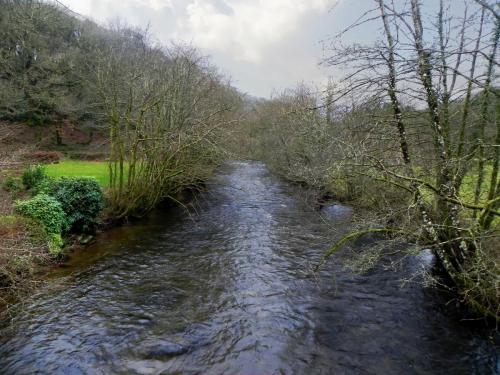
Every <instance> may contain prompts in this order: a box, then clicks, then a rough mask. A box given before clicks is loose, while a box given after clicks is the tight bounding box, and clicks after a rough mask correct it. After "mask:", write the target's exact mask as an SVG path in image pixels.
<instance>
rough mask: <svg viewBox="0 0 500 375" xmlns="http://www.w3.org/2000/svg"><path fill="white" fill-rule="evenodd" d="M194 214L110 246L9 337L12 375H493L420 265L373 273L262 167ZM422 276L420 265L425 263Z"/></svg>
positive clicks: (331, 226) (491, 355) (468, 329)
mask: <svg viewBox="0 0 500 375" xmlns="http://www.w3.org/2000/svg"><path fill="white" fill-rule="evenodd" d="M207 190H208V191H207V193H205V194H204V195H202V196H200V197H198V199H197V202H196V204H195V205H193V207H194V208H191V210H189V211H190V213H187V212H186V210H184V209H182V210H169V211H167V212H163V213H162V212H157V213H155V214H153V215H151V217H149V218H148V219H146V220H144V221H141V222H140V223H136V224H131V225H126V226H124V227H120V228H116V229H113V230H111V231H109V232H106V233H103V234H102V235H100V237H99V241H98V242H97V243H95V244H93V245H90V246H89V247H88V248H87V249H86V250H85V252H79V253H77V254H75V255H74V256H73V257H72V259H71V260H70V261H69V262H68V264H67V265H66V266H65V267H61V268H58V269H56V270H55V271H54V272H53V274H52V275H51V277H50V282H49V285H48V286H47V287H45V288H43V289H42V290H41V291H40V292H39V293H37V295H35V296H34V297H33V298H32V299H31V300H30V302H29V303H27V304H26V306H24V308H23V309H22V310H21V312H19V314H18V316H16V318H15V319H14V321H13V324H12V325H11V326H10V327H6V328H4V329H3V330H2V331H0V373H1V374H5V375H7V374H33V373H37V374H65V375H66V374H249V375H252V374H255V375H256V374H454V375H457V374H492V373H498V372H500V371H499V359H498V352H497V348H496V347H495V345H494V344H493V343H492V342H491V339H490V338H488V334H487V331H485V330H483V329H480V328H478V327H475V326H474V325H471V324H468V323H466V322H461V321H460V320H459V319H458V318H457V317H456V316H455V315H453V314H450V313H449V309H444V308H443V305H444V303H445V302H446V300H445V299H444V298H445V297H443V296H441V295H440V294H438V293H437V292H435V291H434V290H432V289H428V288H424V287H423V286H421V285H420V284H418V283H410V284H409V285H407V286H405V287H404V288H402V282H401V280H402V278H404V277H405V276H408V273H410V272H411V270H410V269H413V268H415V264H413V265H411V267H410V266H408V267H406V266H405V267H403V268H402V269H400V270H399V271H391V270H387V269H386V268H385V267H384V266H383V265H380V266H377V267H375V268H374V269H372V270H370V271H368V272H365V273H363V274H353V273H351V272H347V271H345V270H343V268H342V267H341V266H340V265H339V264H338V262H335V260H333V261H331V262H329V263H328V264H327V265H326V266H325V267H324V268H323V269H322V270H321V271H320V272H319V273H316V274H313V273H311V269H312V268H313V267H314V266H315V265H316V264H317V262H318V261H319V259H320V257H321V255H322V254H323V252H324V250H325V249H326V248H327V247H328V244H331V243H332V241H333V240H334V239H335V238H338V235H339V233H342V232H343V231H346V230H348V228H349V215H350V211H349V209H348V208H345V207H343V206H334V207H331V209H330V210H329V215H327V216H325V215H320V213H318V211H317V210H315V209H313V208H312V207H311V206H310V205H308V204H307V203H306V202H304V201H303V200H302V199H301V198H300V197H299V195H298V194H297V191H296V190H297V188H296V187H293V186H291V185H289V184H287V183H286V182H284V181H282V180H280V179H279V178H277V177H275V176H273V175H272V174H271V173H270V172H269V171H268V170H267V169H266V167H265V166H264V165H263V164H260V163H255V162H231V163H228V164H227V165H225V166H224V167H222V168H221V169H220V170H219V171H218V173H217V174H216V175H215V176H214V178H213V179H212V180H211V181H210V182H209V184H208V189H207ZM417 266H418V264H417Z"/></svg>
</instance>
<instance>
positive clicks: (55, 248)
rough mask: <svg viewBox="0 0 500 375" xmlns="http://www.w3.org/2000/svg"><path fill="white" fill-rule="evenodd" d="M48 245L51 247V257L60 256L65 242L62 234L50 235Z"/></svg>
mask: <svg viewBox="0 0 500 375" xmlns="http://www.w3.org/2000/svg"><path fill="white" fill-rule="evenodd" d="M47 244H48V246H49V253H50V254H51V255H59V254H60V253H61V250H62V247H63V246H64V241H63V239H62V237H61V235H60V234H56V233H52V234H49V238H48V241H47Z"/></svg>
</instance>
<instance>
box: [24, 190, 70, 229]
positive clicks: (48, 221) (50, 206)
mask: <svg viewBox="0 0 500 375" xmlns="http://www.w3.org/2000/svg"><path fill="white" fill-rule="evenodd" d="M15 211H16V212H17V213H19V214H20V215H22V216H25V217H29V218H32V219H35V220H38V221H39V222H40V223H41V224H42V225H43V227H44V228H45V230H46V231H47V233H48V234H61V233H62V232H63V231H65V230H66V229H67V226H68V223H67V219H66V215H65V214H64V211H63V209H62V206H61V204H60V203H59V202H58V201H57V200H56V199H55V198H53V197H51V196H49V195H46V194H38V195H36V196H34V197H33V198H31V199H29V200H26V201H17V202H16V203H15Z"/></svg>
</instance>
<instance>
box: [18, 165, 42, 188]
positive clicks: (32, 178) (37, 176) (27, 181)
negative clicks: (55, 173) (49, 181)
mask: <svg viewBox="0 0 500 375" xmlns="http://www.w3.org/2000/svg"><path fill="white" fill-rule="evenodd" d="M45 177H46V175H45V168H44V167H43V166H41V165H30V166H29V167H28V168H27V169H26V170H25V171H24V173H23V177H22V179H23V185H24V187H25V188H26V189H28V190H29V189H32V188H34V187H35V186H37V185H38V184H40V183H41V182H42V181H43V180H44V179H45Z"/></svg>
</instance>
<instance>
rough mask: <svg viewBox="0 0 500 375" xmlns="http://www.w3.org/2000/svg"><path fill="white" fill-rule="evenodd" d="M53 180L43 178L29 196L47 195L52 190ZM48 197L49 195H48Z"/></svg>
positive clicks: (46, 177)
mask: <svg viewBox="0 0 500 375" xmlns="http://www.w3.org/2000/svg"><path fill="white" fill-rule="evenodd" d="M54 182H55V180H54V179H53V178H52V177H48V176H45V177H44V178H43V179H42V180H41V181H40V182H39V183H37V184H36V185H35V186H34V187H33V188H32V189H31V190H30V192H31V196H33V197H34V196H35V195H38V194H49V193H50V191H51V190H52V186H53V185H54ZM49 195H50V194H49Z"/></svg>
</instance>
